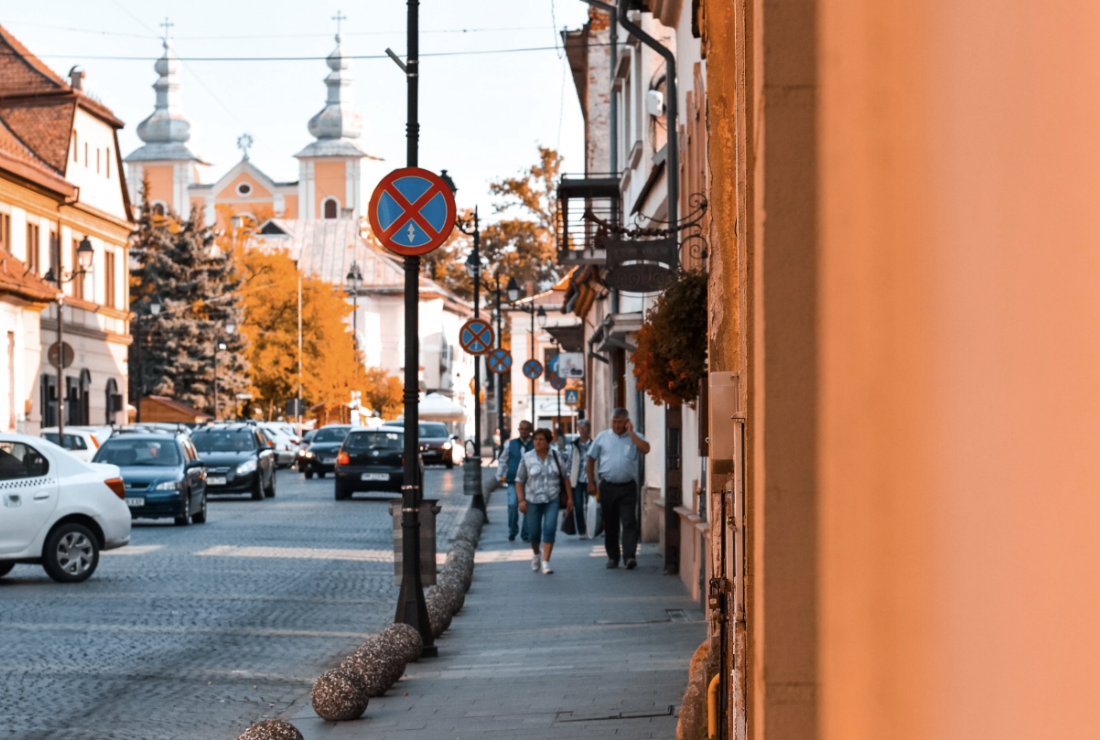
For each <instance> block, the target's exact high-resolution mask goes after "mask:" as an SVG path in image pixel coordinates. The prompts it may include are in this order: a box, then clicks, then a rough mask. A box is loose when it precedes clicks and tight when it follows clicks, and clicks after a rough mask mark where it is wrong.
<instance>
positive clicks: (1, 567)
mask: <svg viewBox="0 0 1100 740" xmlns="http://www.w3.org/2000/svg"><path fill="white" fill-rule="evenodd" d="M14 567H15V563H0V578H3V577H4V576H6V575H7V574H8V573H11V569H12V568H14Z"/></svg>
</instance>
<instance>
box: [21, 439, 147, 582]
mask: <svg viewBox="0 0 1100 740" xmlns="http://www.w3.org/2000/svg"><path fill="white" fill-rule="evenodd" d="M125 496H126V489H125V488H124V486H123V482H122V477H121V476H120V475H119V470H118V467H117V466H115V465H101V464H98V463H90V462H84V461H83V460H79V459H77V458H76V457H74V456H73V455H72V454H71V453H69V452H68V451H67V450H63V449H62V448H60V447H58V446H57V445H55V444H53V443H52V442H49V441H48V440H45V439H42V438H40V437H31V436H28V435H25V434H0V577H3V576H6V575H7V574H8V573H10V572H11V570H12V568H14V567H15V565H16V564H17V563H37V564H40V565H41V566H42V567H43V568H45V569H46V573H47V574H48V575H49V576H50V578H52V579H54V580H55V581H58V582H61V583H77V582H80V581H83V580H86V579H87V578H89V577H90V576H91V575H92V573H94V572H95V569H96V566H97V565H98V564H99V553H100V552H101V551H103V550H112V549H114V548H116V547H122V546H123V545H126V544H127V543H129V541H130V509H129V507H128V506H126V502H125V500H124V499H125Z"/></svg>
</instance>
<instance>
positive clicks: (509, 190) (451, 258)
mask: <svg viewBox="0 0 1100 740" xmlns="http://www.w3.org/2000/svg"><path fill="white" fill-rule="evenodd" d="M561 162H562V158H561V155H560V154H558V153H557V151H555V150H554V149H551V148H549V147H543V146H540V147H539V149H538V161H537V162H535V164H533V165H531V166H530V167H529V168H527V169H526V170H524V171H522V172H521V173H520V174H519V175H517V176H516V177H506V178H502V179H500V180H497V181H496V182H494V183H492V184H491V185H490V186H489V191H490V192H491V193H492V194H493V195H494V196H495V197H496V203H495V204H494V205H493V213H494V214H496V215H499V216H503V218H500V219H499V220H497V221H495V222H492V223H487V218H486V216H487V215H489V214H486V213H482V214H481V217H482V220H481V257H482V259H483V260H485V263H486V265H487V268H486V270H487V272H491V273H493V274H496V272H497V270H499V271H500V274H501V275H503V276H504V277H505V279H507V278H509V277H513V278H515V279H516V282H517V283H519V284H520V285H523V284H524V283H525V282H526V281H528V280H531V281H534V283H535V284H536V285H538V284H546V283H548V282H555V281H557V280H558V278H559V277H560V273H559V272H558V264H557V246H556V244H557V242H556V234H555V224H556V220H557V212H558V198H557V188H558V184H557V181H558V176H559V174H560V172H561ZM472 216H473V214H472V212H471V211H466V212H464V213H463V214H462V218H464V219H465V220H467V221H469V222H470V223H471V224H472ZM472 248H473V240H472V239H471V238H470V237H468V236H467V235H465V234H463V233H462V232H461V231H459V230H458V229H455V231H454V232H453V233H452V234H451V237H450V238H449V239H448V240H447V242H446V243H444V244H443V246H441V247H440V248H439V249H437V250H436V251H435V252H432V253H431V254H428V255H426V256H425V257H424V259H423V263H424V270H425V273H426V274H427V275H429V276H431V277H433V279H435V280H437V281H439V282H440V283H441V284H442V285H444V286H445V287H447V288H449V289H450V290H452V291H454V292H455V293H456V294H458V295H459V296H461V297H463V298H466V299H470V298H472V297H473V281H472V280H471V279H470V278H469V276H467V274H466V265H465V263H466V257H467V255H469V253H470V250H471V249H472ZM483 274H485V273H483Z"/></svg>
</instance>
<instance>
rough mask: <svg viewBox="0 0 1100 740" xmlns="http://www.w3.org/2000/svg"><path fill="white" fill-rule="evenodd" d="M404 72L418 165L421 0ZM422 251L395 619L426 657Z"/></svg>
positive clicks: (408, 381)
mask: <svg viewBox="0 0 1100 740" xmlns="http://www.w3.org/2000/svg"><path fill="white" fill-rule="evenodd" d="M407 2H408V16H407V18H408V20H407V27H406V35H407V41H406V47H405V48H406V49H407V50H408V51H407V52H406V53H407V56H406V59H405V64H404V65H402V66H401V69H402V70H403V71H404V72H405V80H406V84H407V90H408V98H407V106H408V107H407V121H406V123H405V136H406V157H405V159H406V162H405V166H407V167H416V166H418V163H419V162H418V160H419V156H418V154H419V146H418V145H419V141H420V118H419V108H418V101H419V89H420V0H407ZM419 319H420V257H405V476H404V478H405V481H404V484H403V485H402V486H401V593H400V595H399V596H398V598H397V614H396V616H395V617H394V621H395V622H404V623H405V624H407V625H410V626H411V627H413V628H415V629H416V630H417V631H419V632H420V636H421V638H422V639H423V640H424V650H423V653H422V655H423V656H424V657H434V656H436V655H438V654H439V648H437V647H436V645H435V642H434V640H433V638H432V626H431V623H430V622H429V620H428V607H427V605H426V604H425V602H424V586H423V583H422V582H421V580H420V502H421V500H422V498H423V495H422V492H421V489H420V484H421V481H420V465H419V460H420V439H419V434H418V432H419V426H420V425H419V422H420V407H419V403H420V383H419V380H420V378H419V373H418V371H419V368H420V334H419Z"/></svg>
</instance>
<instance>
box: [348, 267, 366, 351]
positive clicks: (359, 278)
mask: <svg viewBox="0 0 1100 740" xmlns="http://www.w3.org/2000/svg"><path fill="white" fill-rule="evenodd" d="M347 281H348V288H349V289H350V290H351V301H352V305H353V306H354V308H352V311H351V331H352V336H351V345H352V347H353V348H355V349H359V289H360V288H362V287H363V273H362V272H361V271H360V270H359V263H358V262H354V261H353V262H352V263H351V269H350V270H348V274H347Z"/></svg>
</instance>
